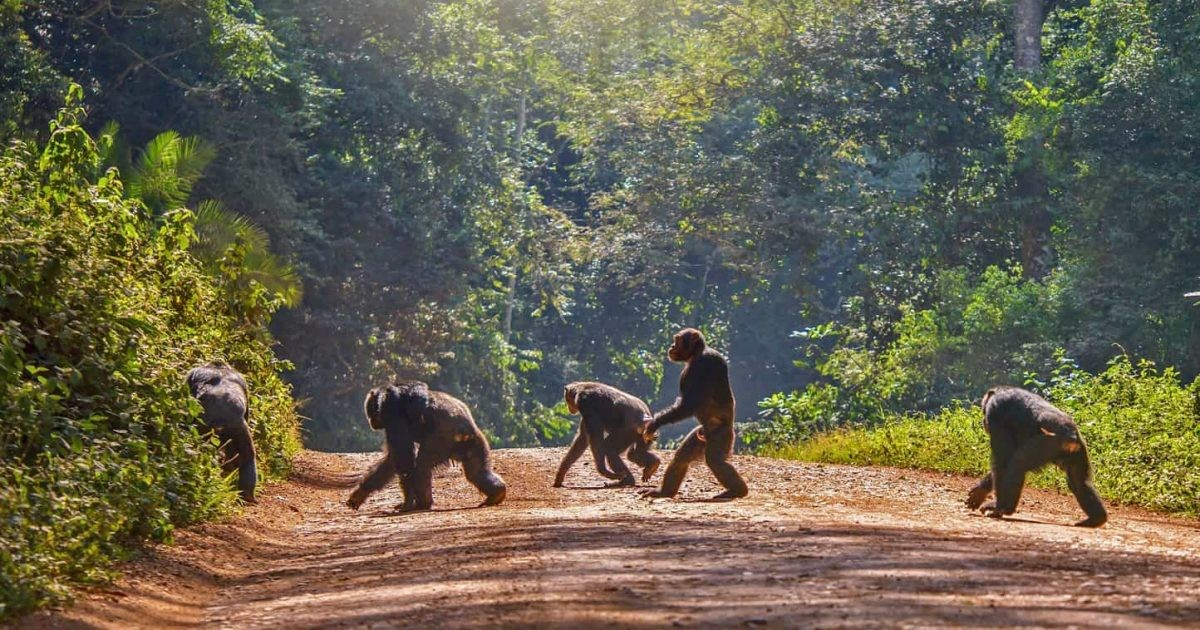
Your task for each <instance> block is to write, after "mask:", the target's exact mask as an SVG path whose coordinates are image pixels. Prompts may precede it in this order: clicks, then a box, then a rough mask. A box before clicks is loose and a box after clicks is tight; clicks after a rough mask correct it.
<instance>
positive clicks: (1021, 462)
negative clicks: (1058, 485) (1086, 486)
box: [993, 432, 1061, 515]
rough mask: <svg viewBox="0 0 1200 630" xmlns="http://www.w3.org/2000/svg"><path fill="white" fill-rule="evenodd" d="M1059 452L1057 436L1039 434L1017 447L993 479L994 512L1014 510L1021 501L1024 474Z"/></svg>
mask: <svg viewBox="0 0 1200 630" xmlns="http://www.w3.org/2000/svg"><path fill="white" fill-rule="evenodd" d="M993 435H995V432H993ZM1060 452H1061V446H1060V441H1059V440H1058V439H1057V438H1052V437H1048V436H1044V435H1040V434H1039V435H1036V436H1033V437H1031V438H1029V439H1027V440H1026V441H1025V442H1023V443H1022V444H1021V445H1020V446H1019V447H1017V450H1016V451H1015V452H1014V453H1013V456H1012V457H1011V458H1009V460H1008V466H1007V467H1005V469H1004V471H1003V472H1001V473H1000V474H999V475H998V476H997V478H996V480H995V484H996V505H995V510H994V512H995V514H996V515H1007V514H1012V513H1013V512H1016V511H1017V504H1018V503H1020V501H1021V491H1022V490H1024V489H1025V475H1026V474H1027V473H1029V472H1030V471H1034V470H1038V469H1039V468H1041V467H1043V466H1045V465H1046V464H1049V463H1050V462H1052V461H1054V460H1055V459H1057V458H1058V455H1059V453H1060ZM993 474H994V473H993Z"/></svg>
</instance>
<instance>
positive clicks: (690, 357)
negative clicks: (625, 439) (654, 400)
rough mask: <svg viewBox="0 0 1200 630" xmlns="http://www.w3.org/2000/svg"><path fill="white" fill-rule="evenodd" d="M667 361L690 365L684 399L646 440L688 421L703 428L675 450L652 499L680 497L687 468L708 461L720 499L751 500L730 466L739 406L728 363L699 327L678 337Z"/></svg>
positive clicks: (662, 415) (660, 417)
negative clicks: (718, 487)
mask: <svg viewBox="0 0 1200 630" xmlns="http://www.w3.org/2000/svg"><path fill="white" fill-rule="evenodd" d="M667 356H668V357H669V358H670V359H671V360H672V361H681V362H686V363H687V365H686V367H684V368H683V373H682V374H681V375H680V376H679V397H678V398H676V399H675V403H674V404H673V405H671V406H670V407H668V408H667V409H664V410H662V411H660V412H658V414H657V415H655V416H654V420H652V421H651V422H650V423H649V424H647V425H646V427H645V430H644V435H645V436H646V437H647V439H650V438H653V436H654V435H656V434H657V433H658V429H659V428H660V427H662V426H664V425H667V424H671V423H672V422H679V421H680V420H684V419H686V418H689V417H695V418H696V420H697V421H698V422H699V423H700V426H699V427H696V428H695V429H693V430H692V432H691V433H689V434H688V435H687V437H686V438H684V440H683V444H681V445H680V446H679V449H678V450H677V451H675V457H674V458H672V459H671V463H670V465H668V466H667V472H666V473H664V474H663V482H662V487H660V488H659V489H658V490H655V491H653V492H650V493H648V495H649V496H655V497H673V496H675V495H676V494H677V493H678V492H679V486H680V485H682V484H683V479H684V477H686V476H687V471H688V468H689V467H690V466H691V465H692V464H693V463H694V462H697V461H699V460H700V459H701V458H703V459H704V462H705V463H706V464H708V468H709V469H710V470H712V472H713V475H714V476H716V478H717V481H719V482H720V483H721V485H722V486H724V487H725V492H722V493H721V494H719V495H717V497H716V498H719V499H737V498H741V497H744V496H746V494H747V493H748V492H749V489H748V488H747V487H746V482H745V481H743V480H742V476H741V475H739V474H738V471H737V469H735V468H734V467H733V464H730V463H729V456H730V455H731V454H732V453H733V441H734V437H735V436H734V430H733V421H734V418H735V413H734V412H735V401H734V398H733V390H732V389H731V388H730V387H729V364H728V363H727V362H726V361H725V357H723V356H721V355H720V354H719V353H717V352H716V351H715V350H713V349H712V348H709V347H708V346H707V344H705V343H704V335H702V334H700V331H698V330H696V329H694V328H685V329H683V330H681V331H679V333H678V334H676V335H675V339H674V341H673V342H672V344H671V349H670V350H668V351H667Z"/></svg>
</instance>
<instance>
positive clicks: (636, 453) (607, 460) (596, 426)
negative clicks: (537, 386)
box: [554, 382, 662, 488]
mask: <svg viewBox="0 0 1200 630" xmlns="http://www.w3.org/2000/svg"><path fill="white" fill-rule="evenodd" d="M563 398H565V399H566V402H567V410H569V411H570V412H571V413H577V414H579V415H580V416H581V417H582V419H581V420H580V421H579V432H578V433H576V435H575V441H574V442H572V443H571V448H570V449H568V450H567V454H566V455H564V456H563V458H562V463H560V464H559V465H558V474H557V475H555V477H554V487H555V488H558V487H561V486H562V484H563V479H564V478H565V477H566V475H567V470H568V469H570V468H571V465H572V464H574V463H575V462H576V460H578V459H579V457H580V456H581V455H583V451H584V450H585V449H587V448H588V446H589V445H590V446H591V448H592V456H593V457H594V458H595V460H596V470H597V471H598V472H599V473H600V474H601V475H603V476H605V477H607V478H609V479H613V480H615V481H614V482H613V483H611V484H608V485H609V487H621V486H632V485H634V484H635V483H637V481H636V480H635V479H634V476H633V473H632V472H630V471H629V467H628V466H626V465H625V462H624V461H623V460H622V459H621V455H622V454H624V453H625V452H626V451H628V453H629V460H630V461H632V462H633V463H634V464H637V465H638V466H640V467H641V469H642V481H643V482H646V481H650V478H651V477H653V476H654V471H656V470H658V467H659V465H660V464H661V461H662V460H660V459H659V458H658V456H657V455H655V454H654V453H652V452H650V445H649V443H647V442H646V441H645V440H643V439H642V436H641V435H640V433H641V431H642V425H643V424H644V423H645V422H646V421H647V420H649V419H650V408H649V407H647V406H646V403H644V402H642V401H641V399H639V398H638V397H637V396H634V395H632V394H627V393H625V392H623V391H621V390H619V389H617V388H616V387H612V386H611V385H605V384H603V383H589V382H577V383H571V384H569V385H567V386H566V387H564V388H563ZM609 468H611V469H612V470H609Z"/></svg>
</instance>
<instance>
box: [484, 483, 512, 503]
mask: <svg viewBox="0 0 1200 630" xmlns="http://www.w3.org/2000/svg"><path fill="white" fill-rule="evenodd" d="M506 496H508V488H507V487H505V488H500V489H499V490H498V491H496V492H494V493H493V494H492V495H491V496H489V497H488V498H486V499H484V500H483V503H480V504H479V507H485V506H489V505H500V504H501V503H504V497H506Z"/></svg>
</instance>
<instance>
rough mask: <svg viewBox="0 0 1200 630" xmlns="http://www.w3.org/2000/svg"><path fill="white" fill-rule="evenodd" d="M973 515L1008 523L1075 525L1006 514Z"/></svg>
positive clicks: (1072, 526)
mask: <svg viewBox="0 0 1200 630" xmlns="http://www.w3.org/2000/svg"><path fill="white" fill-rule="evenodd" d="M971 516H973V517H976V518H986V519H988V520H993V521H1000V522H1007V523H1024V524H1027V525H1053V526H1055V527H1070V528H1074V527H1075V526H1074V525H1072V524H1070V523H1063V522H1061V521H1039V520H1037V519H1033V518H1021V517H1019V516H1005V517H1004V518H992V517H990V516H988V515H986V514H980V513H979V512H972V513H971Z"/></svg>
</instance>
